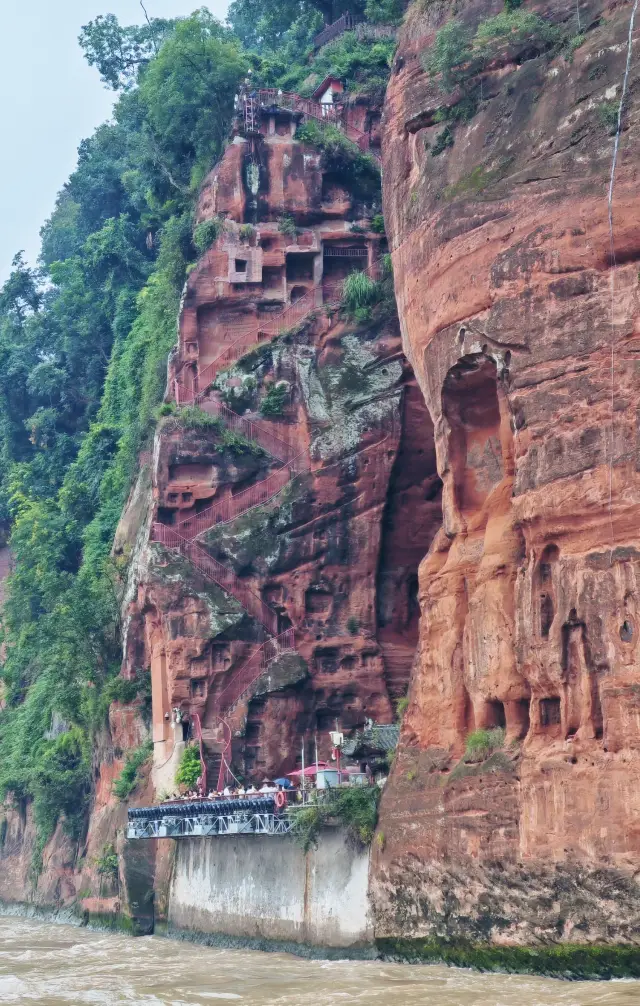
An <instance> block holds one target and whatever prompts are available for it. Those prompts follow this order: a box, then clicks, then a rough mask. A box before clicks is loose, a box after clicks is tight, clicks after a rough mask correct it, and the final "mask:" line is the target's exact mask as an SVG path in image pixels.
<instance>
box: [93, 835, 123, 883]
mask: <svg viewBox="0 0 640 1006" xmlns="http://www.w3.org/2000/svg"><path fill="white" fill-rule="evenodd" d="M96 870H97V872H98V873H99V874H100V876H101V877H109V878H110V879H113V880H115V879H117V876H118V854H117V852H116V850H115V847H114V846H113V845H111V844H109V845H105V846H104V847H103V849H102V852H101V854H100V855H99V856H98V858H97V859H96Z"/></svg>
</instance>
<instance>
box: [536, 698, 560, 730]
mask: <svg viewBox="0 0 640 1006" xmlns="http://www.w3.org/2000/svg"><path fill="white" fill-rule="evenodd" d="M561 722H562V711H561V707H560V699H559V697H558V696H557V695H551V696H549V697H548V698H546V699H540V726H541V727H554V726H558V725H559V724H560V723H561Z"/></svg>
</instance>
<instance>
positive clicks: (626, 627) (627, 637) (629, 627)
mask: <svg viewBox="0 0 640 1006" xmlns="http://www.w3.org/2000/svg"><path fill="white" fill-rule="evenodd" d="M620 639H621V640H622V642H623V643H630V642H631V640H632V639H633V622H632V621H631V619H630V618H625V620H624V622H623V623H622V625H621V626H620Z"/></svg>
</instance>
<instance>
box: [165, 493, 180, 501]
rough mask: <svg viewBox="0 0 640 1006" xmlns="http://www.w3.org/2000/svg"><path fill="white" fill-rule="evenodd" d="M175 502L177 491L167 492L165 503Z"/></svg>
mask: <svg viewBox="0 0 640 1006" xmlns="http://www.w3.org/2000/svg"><path fill="white" fill-rule="evenodd" d="M177 502H178V494H177V493H168V494H167V503H177Z"/></svg>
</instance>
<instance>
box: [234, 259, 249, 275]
mask: <svg viewBox="0 0 640 1006" xmlns="http://www.w3.org/2000/svg"><path fill="white" fill-rule="evenodd" d="M246 271H247V260H246V258H237V259H236V272H246Z"/></svg>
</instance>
